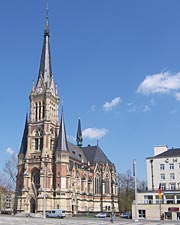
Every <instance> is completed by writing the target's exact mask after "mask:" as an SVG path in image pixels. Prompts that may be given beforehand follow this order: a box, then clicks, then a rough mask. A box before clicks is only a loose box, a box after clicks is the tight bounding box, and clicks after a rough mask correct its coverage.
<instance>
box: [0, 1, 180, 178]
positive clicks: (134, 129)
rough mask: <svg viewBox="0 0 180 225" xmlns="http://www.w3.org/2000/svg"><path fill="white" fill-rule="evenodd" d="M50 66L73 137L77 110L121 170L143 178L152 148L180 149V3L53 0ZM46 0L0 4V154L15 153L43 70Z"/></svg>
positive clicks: (87, 136)
mask: <svg viewBox="0 0 180 225" xmlns="http://www.w3.org/2000/svg"><path fill="white" fill-rule="evenodd" d="M48 7H49V29H50V47H51V60H52V70H53V74H54V80H55V83H56V84H57V85H58V93H59V97H60V106H59V117H60V116H61V109H62V102H63V104H64V119H65V126H66V132H67V137H68V140H69V141H70V142H72V143H75V137H76V132H77V125H78V117H79V116H80V118H81V126H82V131H83V139H84V141H83V145H84V146H87V145H88V144H91V145H96V144H97V140H98V143H99V146H100V147H101V149H102V150H103V151H104V152H105V154H106V155H107V156H108V158H109V159H110V160H111V161H112V162H113V163H114V164H115V166H116V170H117V172H118V173H126V172H127V170H131V171H132V167H133V160H134V159H136V165H137V177H138V178H139V179H140V180H146V158H147V157H150V156H153V154H154V153H153V148H154V146H157V145H160V146H161V145H167V146H168V148H172V147H174V148H179V147H180V1H179V0H173V1H172V0H158V1H157V0H151V1H145V0H136V1H133V0H98V1H97V0H49V3H48ZM45 16H46V1H45V0H26V1H24V0H16V1H12V0H6V1H1V5H0V27H1V35H0V73H1V75H0V79H1V87H0V106H1V115H0V126H1V129H0V140H1V141H0V158H1V165H0V170H2V168H3V166H4V164H5V161H6V160H8V159H9V157H10V155H11V154H12V153H15V154H18V152H19V148H20V144H21V139H22V134H23V129H24V124H25V117H26V113H27V112H29V95H30V91H31V87H32V82H33V80H34V81H35V82H36V81H37V77H38V71H39V65H40V56H41V50H42V44H43V33H44V27H45Z"/></svg>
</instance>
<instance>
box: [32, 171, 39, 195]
mask: <svg viewBox="0 0 180 225" xmlns="http://www.w3.org/2000/svg"><path fill="white" fill-rule="evenodd" d="M32 184H33V186H34V187H35V188H36V191H37V190H38V189H39V187H40V171H39V170H38V169H36V170H34V171H33V173H32Z"/></svg>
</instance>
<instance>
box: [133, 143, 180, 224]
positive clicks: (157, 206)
mask: <svg viewBox="0 0 180 225" xmlns="http://www.w3.org/2000/svg"><path fill="white" fill-rule="evenodd" d="M146 167H147V191H146V192H143V193H138V194H137V215H138V218H139V219H165V220H179V219H180V149H179V148H172V149H168V148H167V146H156V147H154V156H153V157H148V158H146ZM159 187H160V188H161V190H162V198H160V196H159V194H158V189H159ZM135 210H136V207H135V202H134V203H133V206H132V212H133V218H135Z"/></svg>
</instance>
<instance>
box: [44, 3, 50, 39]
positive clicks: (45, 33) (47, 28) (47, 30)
mask: <svg viewBox="0 0 180 225" xmlns="http://www.w3.org/2000/svg"><path fill="white" fill-rule="evenodd" d="M48 10H49V9H48V0H46V27H45V32H44V35H45V36H46V35H48V36H49V25H48V20H49V19H48Z"/></svg>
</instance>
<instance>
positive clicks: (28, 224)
mask: <svg viewBox="0 0 180 225" xmlns="http://www.w3.org/2000/svg"><path fill="white" fill-rule="evenodd" d="M0 224H2V225H59V224H60V225H77V224H78V225H110V224H112V223H110V219H109V218H105V219H100V218H90V217H66V218H64V219H48V218H46V219H43V218H29V217H16V216H3V215H0ZM114 224H116V225H122V224H124V225H131V224H137V225H143V224H145V225H160V224H168V225H179V222H178V221H147V220H139V221H138V222H135V221H134V220H129V219H120V218H116V219H115V221H114Z"/></svg>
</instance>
